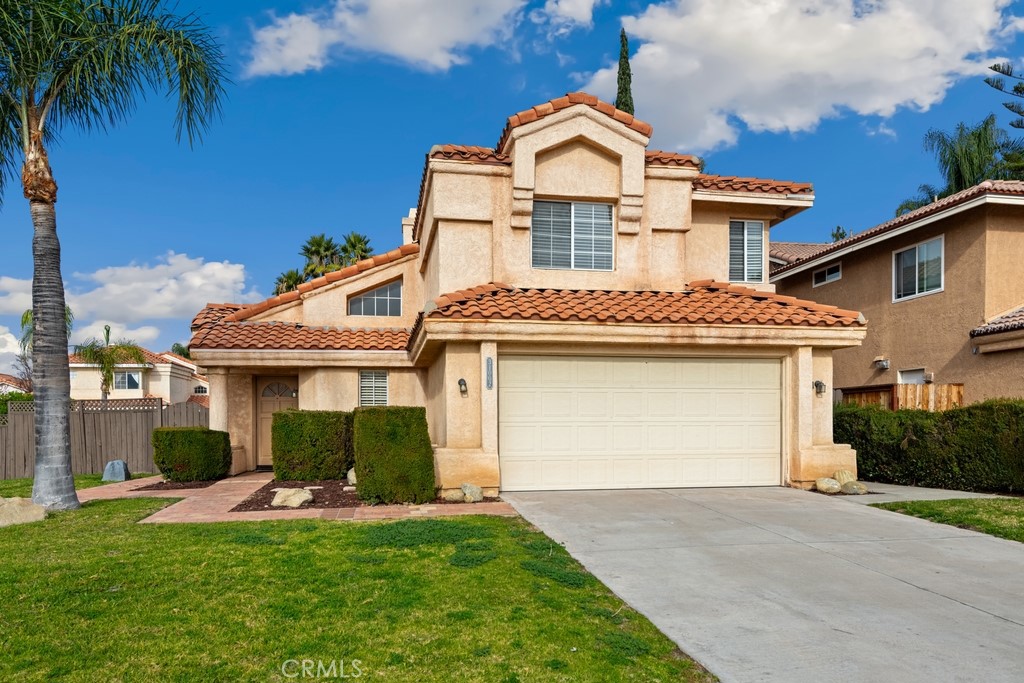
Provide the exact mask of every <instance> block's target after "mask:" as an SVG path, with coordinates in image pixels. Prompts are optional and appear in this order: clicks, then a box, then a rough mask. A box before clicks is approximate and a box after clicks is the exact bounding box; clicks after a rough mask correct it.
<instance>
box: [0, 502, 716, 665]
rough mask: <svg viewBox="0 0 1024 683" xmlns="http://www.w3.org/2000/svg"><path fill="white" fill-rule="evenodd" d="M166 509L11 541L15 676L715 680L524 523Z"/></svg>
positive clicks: (97, 519)
mask: <svg viewBox="0 0 1024 683" xmlns="http://www.w3.org/2000/svg"><path fill="white" fill-rule="evenodd" d="M167 504H168V501H167V500H165V499H153V498H140V499H127V500H113V501H96V502H92V503H88V504H86V505H85V506H84V507H83V508H82V509H81V510H77V511H74V512H65V513H58V514H54V515H52V516H51V517H50V518H48V519H47V520H46V521H44V522H41V523H39V524H31V525H25V526H18V527H10V528H6V529H0V556H2V557H3V558H4V561H3V563H0V605H3V606H4V607H3V609H2V610H0V680H19V681H51V680H66V681H90V682H91V681H97V680H103V681H107V680H136V679H139V680H142V679H145V680H152V681H168V680H171V681H190V680H202V681H242V680H245V681H249V680H259V681H286V680H291V679H288V678H285V676H284V673H283V672H282V669H281V667H282V664H283V663H284V662H285V661H287V660H290V659H298V660H302V659H312V660H323V661H324V662H325V663H328V664H329V662H330V661H332V660H333V661H337V662H342V661H343V662H346V667H345V669H346V671H352V670H353V669H352V664H351V663H352V660H359V668H360V670H361V671H362V672H364V673H363V675H364V676H366V677H368V678H370V677H372V678H374V679H376V678H381V679H384V680H389V681H445V682H447V681H450V680H451V679H452V678H453V677H454V678H458V677H459V676H460V675H463V674H464V672H466V671H467V667H469V669H468V670H469V671H471V674H468V675H470V677H471V678H472V679H473V680H489V681H531V680H544V681H590V680H595V681H596V680H600V681H627V680H628V681H641V680H642V681H710V680H714V679H713V677H711V676H710V675H709V674H707V673H706V672H704V671H703V670H701V669H700V667H699V666H697V665H696V664H694V663H693V662H692V661H691V660H689V659H686V658H681V657H679V654H678V651H677V650H676V648H675V646H674V645H673V643H672V642H671V641H669V640H668V639H667V638H665V637H664V636H663V635H662V634H661V633H659V632H658V631H657V630H656V629H655V628H654V627H653V626H652V625H651V624H650V622H648V621H647V620H646V619H644V618H643V617H642V616H640V615H639V614H637V613H636V612H634V611H633V610H631V609H629V608H628V607H626V606H625V605H623V604H622V602H621V600H619V599H618V598H616V597H615V596H614V595H613V594H612V593H611V592H610V591H608V590H607V589H606V588H605V587H604V586H602V585H601V584H600V583H599V582H598V581H597V580H596V579H594V578H593V577H591V576H590V575H589V574H587V573H586V571H585V570H583V569H582V568H581V567H580V566H579V565H578V564H577V563H575V561H574V560H572V558H571V557H569V556H568V554H567V553H566V552H565V550H564V549H563V548H562V547H561V546H559V545H558V544H555V543H552V542H551V541H550V540H549V539H547V537H545V536H544V535H543V534H540V533H539V532H536V531H534V530H533V529H532V528H530V527H529V526H528V525H527V524H526V523H524V522H523V521H522V520H518V519H507V518H486V517H465V518H459V519H452V520H402V521H399V522H385V523H364V524H353V523H338V522H327V521H320V520H301V521H299V520H297V521H293V522H292V521H288V522H255V523H254V522H233V523H222V524H201V525H199V524H197V525H192V524H168V525H155V524H154V525H146V524H143V525H140V524H137V523H136V522H137V521H138V520H140V519H142V518H144V517H146V516H148V515H151V514H152V513H153V512H155V511H156V510H158V509H160V508H162V507H163V506H165V505H167ZM523 563H529V564H530V566H533V567H534V568H535V569H536V570H537V571H530V570H526V569H524V567H523ZM554 570H557V571H554ZM562 573H565V574H566V575H573V576H576V577H581V579H573V580H572V581H570V582H568V583H566V582H563V581H559V580H558V579H557V578H555V577H557V576H561V575H562ZM570 584H571V585H570Z"/></svg>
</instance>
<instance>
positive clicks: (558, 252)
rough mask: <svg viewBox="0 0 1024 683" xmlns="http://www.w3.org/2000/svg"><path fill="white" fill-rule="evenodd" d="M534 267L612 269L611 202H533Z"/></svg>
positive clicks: (531, 232) (531, 234)
mask: <svg viewBox="0 0 1024 683" xmlns="http://www.w3.org/2000/svg"><path fill="white" fill-rule="evenodd" d="M530 236H531V239H532V246H531V251H532V254H533V267H534V268H557V269H562V270H612V260H613V259H612V249H613V246H612V245H613V241H614V240H613V239H612V205H611V204H592V203H589V202H543V201H535V202H534V203H533V226H532V228H531V230H530Z"/></svg>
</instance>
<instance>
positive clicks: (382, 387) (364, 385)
mask: <svg viewBox="0 0 1024 683" xmlns="http://www.w3.org/2000/svg"><path fill="white" fill-rule="evenodd" d="M387 404H388V373H387V371H386V370H360V371H359V405H361V406H386V405H387Z"/></svg>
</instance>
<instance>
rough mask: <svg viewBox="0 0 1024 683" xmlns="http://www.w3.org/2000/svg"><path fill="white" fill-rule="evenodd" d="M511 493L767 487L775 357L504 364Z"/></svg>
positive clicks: (774, 455) (776, 462)
mask: <svg viewBox="0 0 1024 683" xmlns="http://www.w3.org/2000/svg"><path fill="white" fill-rule="evenodd" d="M498 367H499V373H498V375H499V382H498V384H499V397H498V398H499V454H500V455H499V460H500V467H501V477H502V488H504V489H505V490H531V489H533V490H537V489H573V488H640V487H651V486H656V487H672V486H740V485H772V484H778V483H780V478H781V476H780V475H781V453H780V451H781V448H780V446H781V427H780V416H781V391H780V387H781V363H780V361H778V360H775V359H706V358H705V359H696V358H672V359H668V358H599V357H582V358H573V357H529V356H513V357H501V358H500V359H499V364H498Z"/></svg>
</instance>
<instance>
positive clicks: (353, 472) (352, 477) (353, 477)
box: [345, 467, 356, 486]
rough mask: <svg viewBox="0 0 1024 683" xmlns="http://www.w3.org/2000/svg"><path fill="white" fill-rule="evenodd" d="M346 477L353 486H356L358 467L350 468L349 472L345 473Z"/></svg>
mask: <svg viewBox="0 0 1024 683" xmlns="http://www.w3.org/2000/svg"><path fill="white" fill-rule="evenodd" d="M345 478H346V479H348V483H350V484H352V485H353V486H355V485H356V468H355V467H353V468H352V469H350V470H349V471H348V474H346V475H345Z"/></svg>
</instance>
